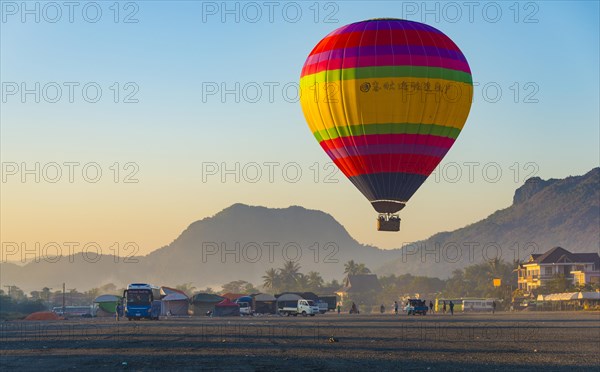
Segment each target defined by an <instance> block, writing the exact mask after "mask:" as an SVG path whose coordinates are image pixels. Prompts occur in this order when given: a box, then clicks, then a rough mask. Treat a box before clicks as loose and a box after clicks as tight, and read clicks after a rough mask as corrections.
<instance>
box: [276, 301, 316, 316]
mask: <svg viewBox="0 0 600 372" xmlns="http://www.w3.org/2000/svg"><path fill="white" fill-rule="evenodd" d="M279 306H280V307H279V313H280V314H282V315H287V316H290V315H293V316H297V315H298V314H300V315H302V316H307V315H310V316H315V315H316V314H318V313H319V307H318V306H317V305H316V304H315V303H314V302H313V301H312V300H297V301H284V302H282V303H280V304H279Z"/></svg>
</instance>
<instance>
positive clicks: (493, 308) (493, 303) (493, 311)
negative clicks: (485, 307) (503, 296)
mask: <svg viewBox="0 0 600 372" xmlns="http://www.w3.org/2000/svg"><path fill="white" fill-rule="evenodd" d="M495 313H496V300H494V301H492V314H495Z"/></svg>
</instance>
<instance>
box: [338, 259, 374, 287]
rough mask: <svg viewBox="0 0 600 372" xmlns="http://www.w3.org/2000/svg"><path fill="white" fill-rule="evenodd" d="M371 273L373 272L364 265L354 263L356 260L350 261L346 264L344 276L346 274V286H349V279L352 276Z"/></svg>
mask: <svg viewBox="0 0 600 372" xmlns="http://www.w3.org/2000/svg"><path fill="white" fill-rule="evenodd" d="M370 273H371V270H369V268H367V266H365V264H364V263H361V264H359V263H356V262H354V260H350V261H348V262H346V263H345V264H344V274H346V277H345V278H344V285H345V286H348V277H349V276H350V275H365V274H370Z"/></svg>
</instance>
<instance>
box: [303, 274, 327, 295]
mask: <svg viewBox="0 0 600 372" xmlns="http://www.w3.org/2000/svg"><path fill="white" fill-rule="evenodd" d="M306 280H307V285H308V288H309V290H310V291H311V292H319V291H321V289H323V283H324V280H323V277H321V274H319V273H318V272H316V271H310V272H309V273H308V274H307V275H306Z"/></svg>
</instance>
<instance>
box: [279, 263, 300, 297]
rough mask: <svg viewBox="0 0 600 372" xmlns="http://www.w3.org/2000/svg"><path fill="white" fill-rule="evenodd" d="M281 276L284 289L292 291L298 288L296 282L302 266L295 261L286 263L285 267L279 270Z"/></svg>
mask: <svg viewBox="0 0 600 372" xmlns="http://www.w3.org/2000/svg"><path fill="white" fill-rule="evenodd" d="M279 275H280V276H281V282H282V284H283V285H284V289H286V290H290V289H291V288H295V287H296V282H297V281H298V279H299V277H300V275H301V274H300V265H299V264H297V263H296V262H293V261H285V262H284V263H283V267H282V268H281V269H279Z"/></svg>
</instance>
